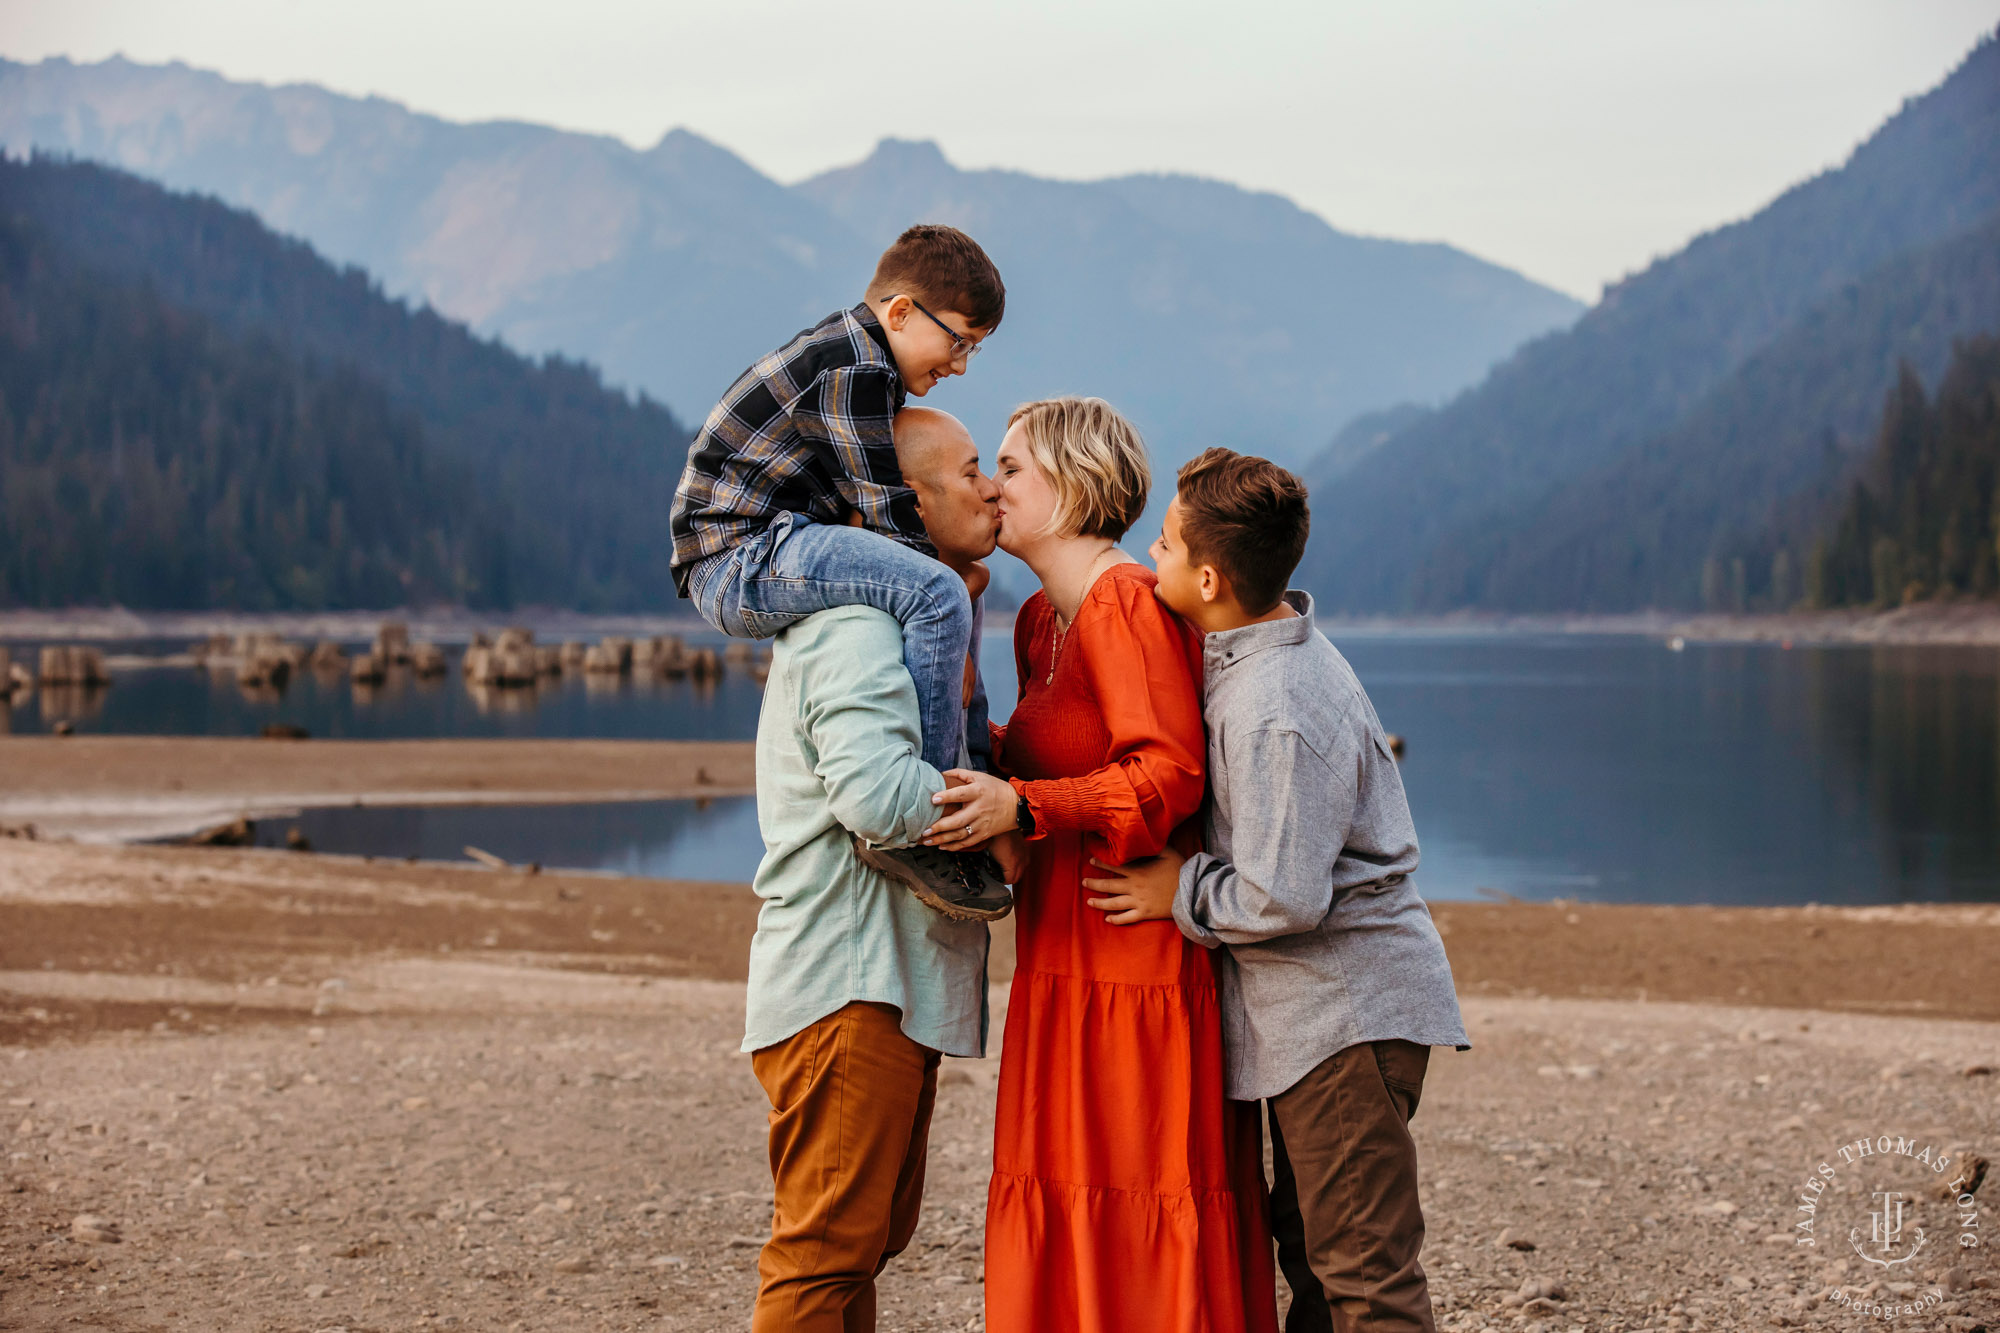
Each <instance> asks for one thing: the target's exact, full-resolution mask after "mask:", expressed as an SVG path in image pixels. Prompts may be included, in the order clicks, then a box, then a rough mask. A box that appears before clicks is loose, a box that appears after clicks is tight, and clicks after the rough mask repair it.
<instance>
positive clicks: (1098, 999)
mask: <svg viewBox="0 0 2000 1333" xmlns="http://www.w3.org/2000/svg"><path fill="white" fill-rule="evenodd" d="M1154 582H1155V580H1154V577H1153V574H1152V571H1150V570H1148V569H1146V568H1145V567H1143V566H1141V565H1136V564H1126V565H1114V566H1112V568H1111V569H1109V570H1108V571H1106V572H1105V573H1104V574H1102V575H1101V576H1100V577H1099V578H1098V580H1097V582H1096V584H1095V585H1094V586H1093V587H1092V588H1091V590H1090V592H1089V593H1088V595H1087V596H1086V597H1085V598H1084V602H1083V605H1082V606H1081V607H1080V608H1078V611H1077V616H1076V621H1075V623H1074V624H1073V625H1072V626H1071V627H1070V630H1069V633H1068V634H1067V635H1066V636H1065V640H1064V642H1063V644H1062V645H1061V649H1060V652H1058V651H1057V650H1056V644H1055V642H1054V639H1055V613H1054V611H1053V609H1052V608H1051V607H1050V605H1049V602H1048V599H1047V598H1046V597H1045V596H1043V595H1041V594H1039V593H1037V594H1036V595H1035V596H1034V597H1033V598H1032V599H1031V600H1030V601H1029V602H1028V604H1027V605H1026V606H1025V607H1023V608H1022V610H1021V614H1020V616H1019V618H1018V620H1017V621H1016V623H1015V627H1014V656H1015V663H1016V666H1017V667H1018V668H1019V671H1020V679H1021V681H1022V687H1021V696H1020V702H1019V703H1018V704H1017V705H1016V707H1015V709H1014V714H1013V717H1012V719H1011V720H1010V721H1009V722H1008V725H1007V726H1006V728H1005V729H1004V730H1001V729H998V728H996V740H997V742H998V745H997V751H998V755H999V758H1000V763H1001V767H1002V769H1003V771H1005V772H1006V773H1007V774H1008V775H1009V777H1010V778H1012V779H1013V780H1014V783H1015V787H1016V789H1017V790H1019V791H1020V792H1021V793H1022V794H1023V795H1025V796H1026V797H1027V798H1028V802H1029V806H1030V808H1031V809H1032V810H1033V811H1034V815H1035V830H1036V836H1035V838H1034V840H1033V841H1032V842H1031V843H1030V844H1029V847H1030V859H1029V870H1028V874H1027V877H1026V878H1025V880H1024V881H1023V882H1022V884H1020V885H1019V886H1018V887H1017V889H1016V903H1017V905H1016V909H1015V920H1016V922H1017V925H1016V941H1017V943H1016V950H1017V958H1018V961H1017V964H1016V967H1015V971H1014V983H1013V990H1012V994H1011V998H1010V999H1009V1001H1008V1006H1007V1028H1006V1036H1005V1039H1004V1043H1003V1046H1002V1051H1001V1057H1000V1094H999V1105H998V1112H997V1115H996V1117H995V1121H994V1128H993V1139H994V1142H993V1181H992V1184H991V1186H990V1188H989V1190H988V1194H987V1208H986V1327H987V1328H988V1330H990V1331H991V1333H1050V1331H1051V1330H1063V1331H1064V1333H1124V1331H1125V1330H1130V1331H1131V1333H1275V1330H1276V1328H1277V1311H1276V1305H1275V1298H1274V1294H1273V1292H1274V1286H1273V1272H1272V1260H1271V1240H1270V1230H1269V1226H1268V1222H1267V1220H1266V1213H1265V1198H1264V1178H1263V1162H1262V1143H1261V1140H1260V1137H1259V1129H1258V1123H1257V1119H1256V1108H1255V1106H1254V1105H1249V1104H1244V1103H1237V1102H1231V1101H1228V1100H1227V1099H1225V1098H1224V1096H1223V1086H1224V1084H1223V1063H1222V1025H1221V1018H1220V1015H1219V1012H1218V1009H1217V1003H1216V981H1215V964H1214V960H1213V958H1212V957H1211V956H1210V954H1209V953H1208V951H1207V950H1205V949H1203V948H1201V947H1200V946H1199V945H1196V944H1194V943H1192V942H1190V941H1188V940H1187V939H1185V938H1184V937H1183V936H1182V935H1181V933H1180V931H1179V930H1178V929H1177V928H1176V927H1175V925H1174V923H1173V922H1171V921H1148V922H1143V923H1141V924H1138V925H1133V926H1113V925H1110V924H1108V923H1107V922H1106V921H1105V919H1104V915H1103V914H1102V913H1101V912H1099V911H1097V910H1096V909H1095V908H1092V907H1088V906H1085V904H1084V899H1086V898H1087V897H1090V896H1091V895H1090V894H1089V893H1088V892H1087V891H1086V890H1085V889H1084V888H1083V886H1082V881H1083V879H1084V877H1085V876H1086V875H1091V876H1095V875H1097V874H1098V872H1097V871H1096V870H1095V869H1093V868H1092V867H1091V866H1090V865H1089V861H1088V858H1089V857H1091V856H1096V857H1097V858H1098V859H1099V860H1101V861H1104V862H1106V863H1107V864H1110V865H1119V864H1122V863H1123V862H1126V861H1130V860H1133V859H1135V858H1138V857H1143V856H1150V855H1153V854H1155V853H1157V852H1159V851H1160V850H1161V849H1162V848H1164V847H1165V846H1166V845H1167V843H1168V841H1169V840H1170V839H1171V840H1172V842H1173V843H1174V845H1175V846H1176V847H1177V848H1180V849H1181V850H1183V851H1186V850H1192V849H1193V847H1194V845H1195V833H1196V829H1195V826H1194V824H1193V822H1192V821H1193V819H1194V816H1195V814H1196V812H1197V811H1198V810H1199V809H1200V806H1201V798H1202V786H1203V776H1202V756H1203V753H1204V744H1203V737H1202V723H1201V700H1200V689H1199V684H1198V680H1199V672H1200V648H1199V641H1198V639H1197V638H1196V637H1195V636H1194V635H1193V634H1192V633H1191V632H1190V631H1189V630H1188V629H1187V628H1186V627H1185V626H1184V625H1182V624H1181V623H1180V622H1179V621H1178V620H1176V619H1175V618H1174V617H1173V616H1172V615H1171V614H1170V613H1169V612H1168V611H1167V610H1166V608H1164V607H1163V606H1161V605H1160V603H1159V602H1158V601H1157V600H1155V598H1154V597H1153V585H1154ZM1051 675H1053V680H1051Z"/></svg>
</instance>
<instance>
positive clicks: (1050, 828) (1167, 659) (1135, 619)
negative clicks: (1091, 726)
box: [1013, 578, 1204, 865]
mask: <svg viewBox="0 0 2000 1333" xmlns="http://www.w3.org/2000/svg"><path fill="white" fill-rule="evenodd" d="M1112 595H1113V596H1115V598H1116V602H1115V604H1114V605H1113V606H1111V607H1109V608H1107V610H1108V612H1109V614H1104V615H1095V616H1092V617H1090V618H1089V619H1088V620H1084V619H1083V617H1081V616H1079V617H1078V620H1079V621H1080V622H1081V623H1080V624H1079V625H1078V626H1077V627H1076V628H1075V629H1074V630H1072V631H1071V633H1072V634H1073V635H1074V636H1075V638H1074V639H1073V640H1072V642H1071V645H1070V647H1071V651H1076V652H1078V657H1079V662H1078V665H1079V668H1080V669H1081V670H1082V671H1083V673H1084V679H1085V681H1086V683H1087V684H1088V686H1089V689H1090V691H1091V693H1092V695H1093V696H1095V700H1096V703H1097V706H1098V708H1099V710H1100V711H1101V712H1102V714H1103V717H1104V725H1105V728H1106V729H1107V730H1108V731H1109V732H1110V733H1111V746H1110V750H1109V756H1110V761H1109V762H1108V763H1106V764H1105V765H1104V767H1102V768H1100V769H1098V770H1097V771H1095V772H1093V773H1086V774H1084V775H1083V776H1082V777H1076V778H1045V779H1040V780H1037V781H1032V782H1024V781H1022V780H1020V779H1018V778H1016V779H1014V780H1013V783H1014V789H1015V790H1016V791H1018V792H1020V793H1021V794H1022V795H1023V796H1025V797H1027V798H1028V808H1029V810H1030V811H1031V812H1032V813H1033V814H1034V817H1035V836H1036V837H1042V836H1045V835H1047V834H1049V833H1055V832H1066V831H1074V832H1078V833H1090V834H1095V835H1096V836H1097V837H1099V838H1102V839H1103V840H1104V846H1105V853H1106V855H1105V857H1104V859H1105V860H1107V861H1109V862H1111V863H1112V864H1114V865H1122V864H1123V863H1125V862H1127V861H1133V860H1137V859H1139V858H1141V857H1146V856H1155V855H1157V854H1158V853H1159V852H1160V851H1161V850H1162V849H1163V848H1165V847H1166V845H1167V839H1168V837H1169V835H1171V834H1172V833H1173V831H1174V829H1175V828H1176V827H1177V826H1179V825H1180V824H1181V823H1183V822H1185V821H1186V820H1187V819H1189V818H1190V817H1192V816H1193V815H1194V814H1195V812H1196V811H1198V810H1199V809H1200V808H1201V798H1202V788H1203V777H1202V754H1203V748H1204V747H1203V737H1202V728H1201V698H1200V690H1199V687H1198V686H1197V684H1196V681H1195V677H1194V671H1193V668H1192V666H1191V665H1190V663H1189V660H1188V653H1187V648H1186V641H1185V639H1184V637H1183V633H1184V632H1183V631H1182V629H1181V627H1180V625H1179V623H1178V622H1177V621H1175V620H1174V618H1173V616H1172V613H1170V612H1169V611H1167V609H1166V608H1165V607H1163V606H1161V605H1160V604H1159V602H1158V601H1157V600H1156V599H1155V598H1154V597H1153V593H1152V589H1151V587H1150V586H1148V585H1147V584H1145V583H1143V582H1138V581H1135V580H1130V579H1123V578H1121V579H1118V580H1117V583H1116V585H1115V588H1114V589H1113V590H1112Z"/></svg>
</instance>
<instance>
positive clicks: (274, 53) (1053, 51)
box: [0, 0, 2000, 298]
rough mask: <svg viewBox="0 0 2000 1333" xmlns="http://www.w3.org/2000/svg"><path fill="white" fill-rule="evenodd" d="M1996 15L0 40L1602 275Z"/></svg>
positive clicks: (372, 2) (367, 13)
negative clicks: (1189, 199)
mask: <svg viewBox="0 0 2000 1333" xmlns="http://www.w3.org/2000/svg"><path fill="white" fill-rule="evenodd" d="M1996 22H2000V0H1652V2H1649V3H1636V2H1635V3H1627V2H1625V0H1379V2H1378V3H1350V2H1348V0H1317V2H1316V3H1315V2H1302V3H1286V2H1284V0H1230V2H1229V3H1222V4H1192V3H1183V2H1182V0H1099V2H1098V3H1088V2H1087V0H1009V3H1004V4H1002V3H983V2H975V0H927V2H926V3H921V4H917V3H902V4H882V3H874V2H873V0H845V2H844V3H839V4H830V3H826V0H715V2H713V3H707V4H700V5H695V4H686V3H674V2H673V0H535V3H523V2H521V0H477V2H476V3H471V2H467V0H173V3H162V2H161V0H0V55H5V56H7V57H10V58H12V59H16V60H39V59H41V58H43V57H45V56H52V55H65V56H68V57H70V58H71V59H75V60H99V59H102V58H104V57H106V56H109V55H112V54H115V53H123V54H124V55H126V56H127V57H129V58H131V59H134V60H141V61H148V62H158V61H166V60H175V59H178V60H184V61H186V62H188V63H189V64H191V65H196V66H200V67H203V68H209V69H215V70H219V71H221V72H222V73H224V74H226V75H229V76H230V77H232V78H239V79H258V80H263V81H267V82H286V81H292V80H301V81H309V82H313V83H320V84H324V85H326V86H328V87H330V88H333V89H336V90H338V91H341V92H348V93H379V94H381V95H382V96H385V97H390V98H394V99H395V100H397V101H400V102H404V103H407V104H409V105H410V106H412V107H415V108H417V109H419V110H423V111H430V112H434V113H437V114H440V115H444V116H448V117H451V118H454V119H461V120H471V119H485V118H492V117H510V118H517V119H522V120H532V121H540V122H544V123H549V124H555V125H560V126H563V127H565V128H569V129H578V130H591V131H599V132H603V133H609V134H613V135H617V136H618V137H620V138H622V139H625V140H627V141H629V142H631V143H632V144H634V145H637V146H647V145H650V144H651V143H652V142H653V141H654V140H656V139H658V138H659V136H660V135H661V133H662V132H664V131H665V130H667V129H669V128H672V127H674V126H685V127H687V128H689V129H692V130H694V131H696V132H697V133H699V134H702V135H704V136H706V137H708V138H710V139H714V140H716V141H718V142H720V143H722V144H724V145H726V146H727V147H729V148H731V149H733V150H735V151H736V152H738V153H741V154H742V155H743V156H744V157H746V158H748V159H749V160H750V161H751V162H752V163H754V164H755V165H756V166H758V167H759V168H761V169H762V170H764V171H766V172H768V173H770V174H772V175H774V176H777V177H778V178H780V179H782V180H794V179H797V178H799V177H802V176H806V175H810V174H812V173H813V172H815V171H818V170H820V169H823V168H825V167H829V166H835V165H839V164H842V163H846V162H850V161H853V160H855V159H857V158H859V157H861V156H863V155H864V154H865V153H866V152H867V151H868V149H869V148H870V146H871V145H872V144H873V143H874V142H875V141H876V140H877V139H879V138H881V137H882V136H884V135H901V136H905V137H912V138H933V139H936V140H937V141H938V142H939V143H941V144H942V145H943V147H944V149H945V152H946V153H947V154H948V155H949V156H950V157H951V158H952V160H953V161H955V162H957V163H959V164H960V165H961V166H969V167H985V166H1002V167H1014V168H1019V169H1022V170H1026V171H1032V172H1036V173H1039V174H1042V175H1050V176H1064V177H1094V176H1106V175H1115V174H1120V173H1125V172H1133V171H1186V172H1194V173H1197V174H1201V175H1207V176H1216V177H1220V178H1222V179H1225V180H1229V181H1234V182H1236V183H1238V184H1241V185H1246V186H1251V187H1255V188H1260V189H1270V190H1276V191H1278V192H1280V193H1283V194H1285V195H1288V196H1290V197H1291V198H1293V199H1295V200H1297V201H1298V202H1299V203H1301V204H1304V205H1305V206H1306V207H1308V208H1311V209H1313V210H1314V211H1316V212H1318V213H1319V214H1320V215H1322V216H1323V217H1325V218H1326V219H1327V220H1328V221H1329V222H1331V223H1333V224H1334V225H1335V226H1337V227H1341V228H1343V229H1346V230H1350V231H1359V232H1370V233H1375V234H1379V235H1385V236H1394V237H1400V238H1406V239H1418V240H1445V241H1450V242H1452V243H1453V244H1455V245H1459V246H1463V247H1464V248H1466V249H1468V250H1471V251H1473V252H1475V253H1477V254H1480V255H1483V256H1485V257H1487V258H1490V259H1495V260H1498V261H1500V262H1502V263H1505V264H1508V265H1511V266H1514V267H1516V268H1519V269H1521V270H1522V271H1524V272H1526V273H1528V274H1529V275H1531V276H1533V277H1536V278H1539V279H1541V280H1542V281H1544V282H1548V283H1552V284H1554V285H1556V286H1558V287H1562V288H1565V289H1567V290H1569V291H1571V292H1574V293H1576V294H1577V295H1579V296H1582V297H1585V298H1594V297H1595V296H1596V294H1597V291H1598V288H1599V285H1600V284H1601V283H1603V282H1605V281H1607V280H1611V279H1615V278H1617V277H1619V276H1621V275H1623V274H1625V273H1628V272H1630V271H1632V270H1635V269H1637V268H1641V267H1643V266H1644V265H1645V264H1646V263H1647V262H1649V261H1650V260H1651V259H1652V258H1654V257H1655V256H1658V255H1661V254H1665V253H1668V252H1670V251H1672V250H1674V249H1677V248H1678V247H1679V246H1680V245H1682V244H1683V243H1684V242H1686V241H1687V240H1688V239H1689V238H1690V237H1691V236H1693V235H1694V234H1695V233H1697V232H1699V231H1702V230H1705V229H1707V228H1709V227H1712V226H1715V225H1717V224H1718V223H1722V222H1726V221H1730V220H1733V219H1735V218H1738V217H1741V216H1743V215H1745V214H1747V213H1749V212H1751V211H1754V210H1755V209H1756V208H1757V207H1758V206H1760V205H1761V204H1763V203H1764V202H1766V201H1767V200H1768V199H1770V198H1771V197H1772V196H1773V195H1775V194H1777V193H1778V192H1779V191H1780V190H1782V189H1783V188H1784V187H1786V186H1787V185H1790V184H1792V183H1794V182H1796V181H1798V180H1800V179H1802V178H1804V177H1806V176H1808V175H1810V174H1812V173H1813V172H1815V171H1818V170H1820V169H1822V168H1824V167H1827V166H1831V165H1833V164H1835V163H1837V162H1839V161H1840V160H1841V159H1842V158H1843V157H1844V156H1845V155H1846V154H1847V152H1848V150H1849V149H1850V148H1852V147H1853V146H1854V145H1855V144H1856V143H1857V142H1859V141H1860V140H1861V139H1862V138H1863V137H1864V136H1866V135H1867V134H1868V133H1869V131H1871V130H1872V129H1873V128H1874V127H1875V126H1876V125H1878V124H1879V123H1880V122H1881V121H1882V120H1883V119H1884V118H1885V117H1886V116H1888V115H1889V114H1890V113H1891V112H1893V111H1894V110H1895V108H1896V107H1897V105H1898V104H1899V103H1900V102H1901V101H1902V99H1903V98H1904V97H1906V96H1908V95H1911V94H1914V93H1917V92H1920V91H1922V90H1923V89H1925V88H1927V87H1929V86H1931V85H1932V84H1934V83H1936V82H1937V81H1938V80H1939V79H1941V78H1942V77H1943V76H1944V75H1945V73H1946V72H1947V71H1948V70H1949V69H1950V68H1951V67H1952V66H1953V65H1955V64H1956V63H1957V62H1958V60H1959V58H1960V57H1961V56H1963V55H1964V54H1965V52H1966V51H1967V50H1969V49H1970V48H1971V46H1972V45H1973V43H1974V42H1975V41H1976V40H1977V39H1978V38H1979V36H1980V35H1981V34H1982V33H1983V32H1988V31H1991V30H1992V29H1993V27H1994V26H1995V24H1996Z"/></svg>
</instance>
